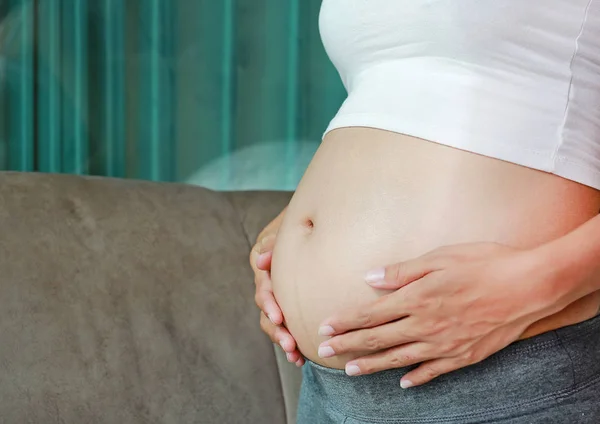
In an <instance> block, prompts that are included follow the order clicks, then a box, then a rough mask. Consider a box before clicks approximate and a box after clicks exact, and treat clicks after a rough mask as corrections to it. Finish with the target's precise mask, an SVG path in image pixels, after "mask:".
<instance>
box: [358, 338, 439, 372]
mask: <svg viewBox="0 0 600 424" xmlns="http://www.w3.org/2000/svg"><path fill="white" fill-rule="evenodd" d="M429 349H430V347H429V345H427V344H426V343H419V342H417V343H409V344H405V345H402V346H398V347H396V348H392V349H387V350H384V351H382V352H379V353H375V354H372V355H367V356H362V357H360V358H358V359H355V360H352V361H350V362H348V363H347V364H346V374H348V375H351V376H354V375H366V374H372V373H375V372H379V371H384V370H389V369H393V368H402V367H407V366H409V365H414V364H417V363H419V362H422V361H427V360H429V359H432V358H431V357H430V355H429V353H428V352H429Z"/></svg>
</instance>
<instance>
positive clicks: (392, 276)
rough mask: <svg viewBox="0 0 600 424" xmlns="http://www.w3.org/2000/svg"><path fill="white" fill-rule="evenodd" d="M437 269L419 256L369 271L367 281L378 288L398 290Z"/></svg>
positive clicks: (366, 276)
mask: <svg viewBox="0 0 600 424" xmlns="http://www.w3.org/2000/svg"><path fill="white" fill-rule="evenodd" d="M436 270H437V267H435V266H434V265H433V263H432V262H431V261H428V260H427V259H425V258H423V259H421V258H419V259H413V260H409V261H405V262H398V263H396V264H393V265H388V266H386V267H384V268H376V269H373V270H371V271H369V272H367V274H366V275H365V281H366V283H367V284H369V285H370V286H371V287H374V288H376V289H383V290H397V289H399V288H401V287H404V286H405V285H407V284H409V283H412V282H413V281H416V280H419V279H421V278H423V277H425V276H426V275H427V274H429V273H430V272H433V271H436Z"/></svg>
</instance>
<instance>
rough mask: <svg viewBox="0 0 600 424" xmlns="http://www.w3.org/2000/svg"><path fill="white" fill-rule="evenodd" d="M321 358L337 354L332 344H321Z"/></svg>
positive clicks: (319, 352) (319, 353)
mask: <svg viewBox="0 0 600 424" xmlns="http://www.w3.org/2000/svg"><path fill="white" fill-rule="evenodd" d="M318 355H319V358H331V357H332V356H335V352H334V351H333V348H332V347H331V346H321V347H319V351H318Z"/></svg>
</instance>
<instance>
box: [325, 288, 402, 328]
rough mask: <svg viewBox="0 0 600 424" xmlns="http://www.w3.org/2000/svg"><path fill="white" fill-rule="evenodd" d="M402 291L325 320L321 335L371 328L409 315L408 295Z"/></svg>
mask: <svg viewBox="0 0 600 424" xmlns="http://www.w3.org/2000/svg"><path fill="white" fill-rule="evenodd" d="M400 294H401V293H400V292H394V293H390V294H388V295H385V296H381V297H380V298H378V299H376V300H374V301H372V302H370V303H368V304H366V305H364V306H362V307H358V308H357V307H355V308H348V309H346V310H344V311H341V312H339V313H338V314H336V315H335V316H333V317H331V318H329V319H327V320H326V321H324V322H323V323H322V324H321V326H320V327H319V335H320V336H334V335H337V334H342V333H345V332H347V331H351V330H358V329H361V328H371V327H376V326H378V325H382V324H386V323H388V322H390V321H396V320H398V319H400V318H404V317H406V316H408V315H409V313H410V311H411V308H410V305H409V304H408V302H407V301H408V300H409V299H408V297H407V296H401V295H400Z"/></svg>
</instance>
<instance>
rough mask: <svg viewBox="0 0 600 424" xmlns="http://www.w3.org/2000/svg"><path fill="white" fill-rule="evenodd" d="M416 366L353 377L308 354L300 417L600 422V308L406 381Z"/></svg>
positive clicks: (362, 423) (311, 421)
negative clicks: (418, 382)
mask: <svg viewBox="0 0 600 424" xmlns="http://www.w3.org/2000/svg"><path fill="white" fill-rule="evenodd" d="M415 367H416V366H411V367H406V368H400V369H395V370H389V371H384V372H379V373H375V374H372V375H365V376H358V377H348V376H346V374H345V373H344V371H342V370H336V369H331V368H326V367H323V366H321V365H318V364H315V363H313V362H310V361H307V362H306V364H305V365H304V367H303V370H302V372H303V382H302V389H301V393H300V404H299V409H298V424H333V423H335V424H338V423H339V424H342V423H344V424H366V423H371V424H376V423H381V424H383V423H385V424H393V423H411V424H416V423H445V424H467V423H506V424H508V423H510V424H537V423H539V424H542V423H543V424H550V423H556V424H578V423H582V424H584V423H590V424H598V423H600V315H597V316H596V317H594V318H591V319H589V320H587V321H584V322H581V323H579V324H575V325H571V326H568V327H563V328H559V329H557V330H554V331H549V332H547V333H543V334H540V335H538V336H535V337H532V338H529V339H526V340H520V341H518V342H515V343H512V344H511V345H509V346H507V347H506V348H505V349H503V350H501V351H500V352H497V353H496V354H494V355H492V356H490V357H489V358H487V359H485V360H484V361H482V362H480V363H477V364H474V365H471V366H469V367H466V368H462V369H459V370H456V371H453V372H451V373H448V374H445V375H443V376H440V377H438V378H437V379H435V380H433V381H431V382H430V383H428V384H425V385H423V386H417V387H413V388H409V389H406V390H404V389H402V388H400V378H401V377H402V376H403V375H404V374H405V373H406V372H407V371H408V370H410V369H414V368H415Z"/></svg>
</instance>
